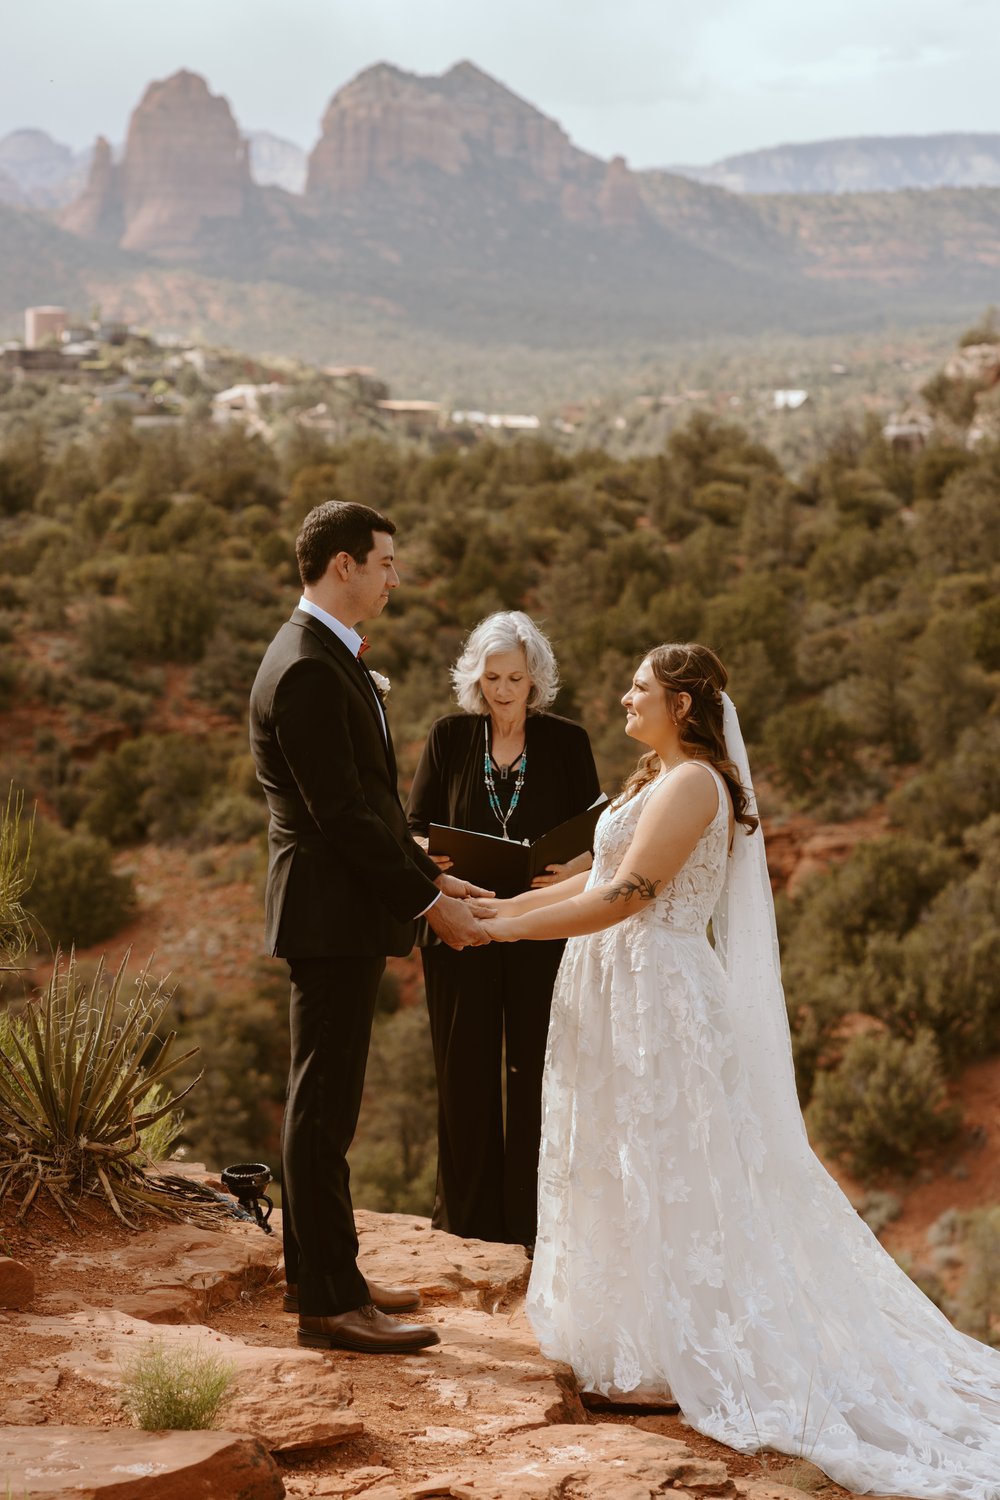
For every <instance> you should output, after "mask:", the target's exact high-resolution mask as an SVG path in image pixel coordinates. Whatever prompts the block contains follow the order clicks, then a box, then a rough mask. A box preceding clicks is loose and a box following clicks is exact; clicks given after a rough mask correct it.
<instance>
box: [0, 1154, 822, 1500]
mask: <svg viewBox="0 0 1000 1500" xmlns="http://www.w3.org/2000/svg"><path fill="white" fill-rule="evenodd" d="M191 1175H203V1174H199V1173H198V1171H197V1169H192V1171H191ZM278 1217H279V1215H278V1213H277V1212H276V1213H275V1219H277V1218H278ZM357 1227H358V1234H359V1240H360V1245H361V1255H360V1263H361V1266H362V1269H363V1270H364V1271H365V1272H366V1273H367V1274H368V1275H370V1276H372V1277H374V1278H375V1279H378V1280H385V1281H393V1282H405V1283H406V1284H407V1285H410V1286H413V1287H415V1288H419V1289H420V1290H421V1292H422V1294H423V1299H424V1306H423V1308H422V1309H421V1312H420V1317H421V1319H422V1320H425V1321H427V1322H429V1323H432V1324H434V1325H435V1326H436V1327H437V1328H438V1330H439V1332H440V1334H441V1343H440V1345H439V1346H437V1347H435V1348H433V1349H428V1350H425V1351H422V1352H421V1353H420V1354H419V1355H413V1356H408V1357H406V1358H405V1359H404V1358H399V1359H392V1360H389V1361H387V1360H382V1359H372V1358H371V1357H370V1356H366V1355H359V1354H353V1353H350V1352H347V1351H343V1350H333V1351H330V1352H329V1353H318V1352H314V1351H312V1350H304V1349H299V1348H297V1347H296V1344H295V1332H294V1330H295V1322H294V1319H293V1318H290V1317H289V1316H288V1315H286V1314H284V1313H283V1312H282V1309H281V1283H280V1280H279V1279H278V1278H277V1277H275V1278H273V1279H272V1280H270V1281H267V1280H262V1279H261V1276H262V1273H263V1272H264V1271H265V1269H266V1268H267V1267H270V1268H271V1269H272V1270H273V1269H274V1262H275V1256H276V1250H277V1246H276V1245H275V1243H274V1242H273V1241H270V1240H265V1238H264V1236H262V1235H260V1234H259V1231H257V1230H256V1229H255V1228H253V1227H252V1226H249V1225H246V1224H235V1223H230V1224H228V1225H226V1226H224V1227H222V1228H221V1229H220V1230H219V1231H218V1232H215V1231H204V1230H193V1229H190V1228H186V1227H184V1226H176V1225H175V1226H165V1227H164V1228H162V1229H160V1230H153V1231H149V1232H147V1233H144V1234H141V1235H139V1236H136V1237H135V1238H129V1239H127V1240H123V1239H122V1238H121V1236H116V1237H115V1239H114V1240H113V1241H112V1242H111V1243H109V1242H108V1241H107V1239H103V1240H102V1239H100V1238H98V1239H96V1240H94V1241H91V1242H89V1243H87V1242H85V1243H84V1244H83V1245H79V1244H78V1243H75V1242H70V1243H67V1244H64V1245H63V1246H62V1247H60V1248H59V1249H58V1250H57V1252H56V1255H52V1254H46V1255H45V1256H44V1257H42V1256H41V1255H40V1256H39V1259H38V1263H37V1271H38V1280H39V1291H38V1294H37V1296H36V1298H35V1301H34V1302H33V1308H34V1309H41V1311H32V1312H31V1313H8V1314H2V1313H0V1403H3V1411H2V1417H3V1420H4V1421H5V1422H6V1423H7V1424H8V1425H7V1426H6V1428H5V1430H4V1432H3V1433H2V1434H0V1474H2V1475H3V1476H4V1479H5V1480H6V1481H7V1483H8V1485H9V1488H10V1491H11V1493H12V1494H14V1495H18V1496H20V1495H21V1494H22V1493H25V1494H30V1495H31V1496H32V1500H36V1497H37V1500H61V1497H62V1496H64V1495H65V1496H67V1497H68V1496H69V1495H70V1494H72V1495H74V1496H76V1497H77V1500H79V1497H80V1496H83V1497H85V1500H98V1497H103V1496H105V1495H107V1496H108V1500H111V1496H115V1497H121V1500H188V1497H189V1496H195V1495H203V1496H206V1497H208V1496H216V1495H218V1496H223V1495H225V1496H230V1495H232V1496H237V1495H238V1496H240V1497H242V1500H272V1497H273V1500H277V1497H278V1496H280V1495H288V1496H290V1497H295V1500H313V1497H315V1500H322V1497H329V1500H334V1497H336V1500H354V1497H357V1496H364V1497H366V1500H431V1497H442V1500H444V1497H451V1500H559V1497H563V1496H567V1495H570V1494H572V1495H573V1496H576V1497H578V1500H655V1497H657V1496H662V1495H665V1494H670V1495H677V1496H678V1497H686V1500H794V1493H796V1492H792V1491H790V1490H786V1489H784V1488H783V1487H782V1485H781V1484H780V1482H774V1481H778V1480H780V1478H781V1473H780V1471H779V1472H777V1473H775V1472H774V1470H773V1469H772V1468H771V1467H770V1464H771V1460H769V1459H766V1460H764V1461H763V1462H762V1465H761V1469H762V1472H761V1473H759V1474H758V1475H756V1476H754V1475H747V1477H746V1478H743V1477H740V1478H736V1477H733V1476H732V1475H731V1474H730V1472H729V1468H728V1466H727V1462H726V1459H727V1455H728V1450H726V1449H723V1448H721V1447H719V1446H718V1445H716V1444H711V1443H709V1442H708V1441H707V1440H706V1439H704V1438H700V1437H699V1436H698V1434H696V1433H693V1432H692V1431H691V1429H690V1428H687V1427H685V1425H684V1423H683V1420H682V1418H681V1417H680V1416H679V1415H676V1414H675V1413H676V1408H672V1407H671V1406H670V1405H669V1403H663V1402H661V1403H660V1404H659V1407H658V1408H657V1409H656V1411H657V1414H655V1415H653V1414H642V1412H641V1411H639V1410H638V1409H637V1408H636V1406H634V1405H630V1406H626V1407H624V1408H623V1409H621V1410H614V1411H613V1412H612V1413H611V1416H612V1419H611V1420H607V1419H606V1418H607V1414H608V1409H609V1404H611V1405H613V1403H609V1402H608V1401H607V1400H606V1399H603V1400H601V1401H600V1402H598V1401H597V1400H596V1398H593V1399H592V1398H588V1400H587V1402H586V1404H585V1403H584V1401H583V1400H582V1399H581V1393H580V1391H579V1390H578V1388H577V1385H576V1382H575V1380H574V1378H573V1374H572V1372H571V1371H570V1369H569V1368H568V1367H567V1366H565V1365H561V1364H559V1363H557V1362H554V1361H552V1360H548V1359H546V1358H544V1356H543V1355H542V1354H541V1353H540V1352H539V1349H538V1345H537V1342H536V1340H535V1337H534V1334H533V1332H532V1329H531V1326H530V1324H529V1323H528V1320H527V1318H526V1316H525V1312H524V1304H523V1293H524V1288H525V1285H526V1282H527V1274H528V1262H527V1259H526V1257H525V1254H524V1252H523V1250H522V1249H521V1247H520V1246H517V1245H490V1244H485V1243H483V1242H481V1241H477V1240H462V1239H458V1238H457V1237H455V1236H453V1235H449V1234H444V1233H442V1232H440V1231H437V1230H433V1229H432V1228H431V1226H430V1224H429V1222H428V1220H426V1219H423V1218H418V1217H415V1216H413V1215H409V1214H391V1215H381V1214H373V1213H365V1212H359V1213H358V1215H357ZM275 1239H277V1236H275ZM157 1243H159V1244H160V1246H161V1252H160V1255H159V1262H160V1263H159V1265H158V1266H157V1265H156V1259H157V1255H156V1246H157ZM261 1247H263V1248H261ZM27 1259H30V1257H27ZM248 1267H249V1268H251V1270H248ZM252 1268H256V1269H255V1270H254V1269H252ZM241 1285H242V1287H243V1291H242V1292H241V1293H240V1294H239V1295H235V1289H236V1288H237V1287H240V1286H241ZM202 1286H203V1287H204V1289H205V1293H206V1299H205V1300H204V1301H203V1303H202V1312H201V1316H200V1318H199V1319H198V1320H196V1321H192V1322H191V1323H185V1324H175V1325H163V1324H160V1323H152V1322H151V1321H150V1320H149V1315H150V1314H151V1315H152V1316H153V1317H156V1316H157V1315H158V1314H157V1308H156V1307H154V1306H152V1305H150V1306H149V1307H148V1308H147V1316H146V1317H145V1318H142V1319H140V1318H137V1317H135V1316H134V1315H128V1314H127V1313H126V1312H124V1311H123V1310H122V1307H123V1303H124V1302H126V1301H128V1299H130V1298H131V1299H137V1298H142V1297H146V1298H148V1297H150V1296H151V1295H152V1293H153V1292H154V1291H155V1292H158V1293H160V1294H162V1295H163V1296H165V1297H166V1296H169V1294H171V1293H172V1294H173V1296H174V1298H175V1300H176V1301H177V1303H178V1305H180V1304H182V1303H183V1299H184V1298H187V1297H189V1296H191V1295H193V1294H196V1293H197V1292H198V1289H199V1287H202ZM97 1298H99V1299H100V1301H101V1302H102V1303H103V1304H104V1305H102V1306H100V1307H96V1306H95V1305H94V1301H95V1299H97ZM57 1309H58V1310H57ZM154 1342H155V1343H156V1344H158V1345H160V1346H161V1347H162V1348H163V1349H164V1350H165V1352H166V1355H167V1356H168V1357H169V1353H170V1351H171V1349H173V1348H175V1347H180V1348H186V1349H190V1348H191V1347H192V1346H196V1347H198V1348H200V1349H203V1350H205V1351H206V1352H210V1353H212V1354H213V1355H218V1356H220V1357H221V1358H222V1359H223V1360H224V1361H226V1362H228V1363H231V1364H232V1366H233V1367H234V1372H235V1374H234V1394H233V1395H232V1396H231V1398H230V1400H229V1401H228V1403H227V1404H226V1405H225V1406H224V1408H223V1410H222V1412H221V1414H220V1422H221V1423H222V1425H223V1426H224V1428H225V1429H226V1430H225V1431H222V1432H208V1433H206V1432H176V1433H169V1434H152V1433H137V1432H135V1431H134V1430H132V1429H131V1428H129V1427H128V1426H127V1425H126V1419H125V1415H124V1413H123V1411H122V1409H121V1405H120V1398H121V1371H122V1369H123V1367H125V1366H127V1364H128V1363H129V1361H130V1359H131V1358H134V1356H135V1354H136V1353H137V1352H138V1351H139V1350H140V1349H141V1348H142V1347H143V1345H144V1344H147V1343H154ZM29 1361H30V1362H29ZM649 1406H650V1411H651V1410H652V1403H649ZM69 1413H71V1414H72V1416H70V1415H68V1414H69ZM602 1413H603V1414H604V1417H605V1419H604V1420H602ZM73 1418H75V1420H76V1422H77V1423H78V1424H80V1425H77V1426H75V1427H71V1426H69V1425H68V1422H69V1421H70V1420H72V1419H73ZM64 1424H65V1425H64ZM102 1429H103V1430H102ZM271 1455H277V1456H278V1457H279V1459H280V1460H281V1463H282V1467H281V1470H280V1471H279V1470H278V1469H277V1468H276V1467H275V1464H274V1461H273V1459H272V1457H271ZM739 1468H740V1474H741V1475H742V1474H744V1473H746V1468H747V1460H746V1459H745V1458H744V1459H741V1461H740V1465H739ZM817 1473H818V1471H817ZM819 1477H820V1479H822V1476H819ZM797 1493H801V1492H797ZM823 1493H824V1494H825V1495H828V1496H830V1497H832V1496H833V1495H834V1494H838V1495H840V1494H843V1492H842V1491H839V1490H837V1489H836V1487H835V1486H829V1487H825V1488H824V1490H823Z"/></svg>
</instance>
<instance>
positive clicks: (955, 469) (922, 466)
mask: <svg viewBox="0 0 1000 1500" xmlns="http://www.w3.org/2000/svg"><path fill="white" fill-rule="evenodd" d="M974 463H975V458H974V456H973V455H972V454H971V453H970V452H969V451H968V449H966V448H959V447H957V446H956V445H955V444H953V443H932V444H931V445H930V446H929V447H928V448H925V449H924V451H923V453H921V455H920V457H919V458H918V459H917V462H916V468H915V471H914V488H915V490H916V495H917V498H918V499H920V500H926V499H932V500H933V499H936V498H937V496H938V495H940V493H941V491H942V490H943V489H944V487H945V485H946V484H947V483H948V480H949V479H950V478H951V476H952V475H953V474H958V473H960V472H961V470H962V469H967V468H968V467H969V466H970V465H971V464H974Z"/></svg>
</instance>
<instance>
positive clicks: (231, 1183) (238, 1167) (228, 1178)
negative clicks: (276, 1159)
mask: <svg viewBox="0 0 1000 1500" xmlns="http://www.w3.org/2000/svg"><path fill="white" fill-rule="evenodd" d="M270 1181H271V1168H270V1167H268V1166H266V1165H265V1164H264V1162H262V1161H240V1162H237V1163H236V1164H235V1166H232V1167H226V1168H225V1170H224V1171H223V1173H222V1184H223V1187H226V1188H228V1189H229V1191H230V1192H231V1193H232V1195H233V1197H234V1198H235V1199H236V1200H237V1202H238V1203H239V1205H240V1208H242V1209H243V1211H244V1213H246V1214H252V1215H253V1217H254V1218H255V1219H256V1221H257V1223H258V1224H259V1225H260V1227H261V1229H263V1231H264V1233H265V1234H273V1233H274V1231H273V1229H272V1228H271V1226H270V1224H269V1223H268V1222H267V1221H268V1219H269V1218H270V1217H271V1212H272V1210H273V1208H274V1204H273V1203H272V1202H271V1200H270V1198H269V1197H268V1196H267V1194H266V1193H265V1192H264V1189H265V1188H266V1187H267V1185H268V1183H269V1182H270ZM262 1203H266V1204H267V1212H266V1213H265V1212H264V1210H263V1209H262V1208H261V1204H262Z"/></svg>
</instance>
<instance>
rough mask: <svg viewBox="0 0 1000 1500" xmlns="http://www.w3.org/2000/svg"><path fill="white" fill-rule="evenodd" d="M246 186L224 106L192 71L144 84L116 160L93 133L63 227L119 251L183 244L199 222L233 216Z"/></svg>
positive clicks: (244, 164) (243, 155)
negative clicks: (86, 168) (80, 186)
mask: <svg viewBox="0 0 1000 1500" xmlns="http://www.w3.org/2000/svg"><path fill="white" fill-rule="evenodd" d="M253 191H254V188H253V184H252V182H251V178H250V168H249V162H248V152H247V145H246V142H245V141H244V140H243V139H242V137H241V136H240V133H239V131H238V129H237V127H236V121H235V120H234V119H233V116H232V113H231V111H230V108H229V105H228V104H227V102H226V100H225V99H223V98H222V97H221V96H219V95H215V94H211V93H209V90H208V85H207V84H206V83H205V80H204V79H203V78H199V77H198V75H197V74H196V73H187V72H180V73H175V74H174V75H173V77H172V78H168V79H166V81H165V82H163V83H152V84H150V86H149V88H148V89H147V90H146V93H145V95H144V96H143V99H142V102H141V103H140V104H139V106H138V108H137V109H136V110H135V112H134V114H133V115H132V119H131V121H130V123H129V128H128V139H127V141H126V144H125V155H124V158H123V160H122V162H121V165H120V166H117V167H116V166H115V165H114V163H113V162H112V160H111V148H110V146H109V145H108V143H107V141H106V140H105V139H104V137H103V136H100V137H99V138H98V141H97V145H96V146H95V148H94V159H93V162H92V164H91V168H90V177H89V179H88V182H87V186H86V187H85V188H84V190H83V192H82V193H81V195H80V197H79V198H77V199H76V200H75V201H74V202H73V203H71V204H70V205H69V206H68V207H67V208H66V209H64V210H63V213H62V216H61V222H62V225H63V228H64V229H69V230H70V231H71V232H72V233H73V234H79V235H82V236H83V237H84V238H86V239H98V240H109V241H112V242H114V243H118V244H120V245H122V247H123V248H124V249H127V250H154V251H163V250H166V251H168V252H169V251H175V252H176V251H177V250H178V249H183V248H185V247H188V246H191V245H192V244H193V243H194V242H195V241H196V240H197V239H198V236H199V233H200V231H201V230H202V228H203V226H204V225H205V223H206V222H207V221H211V220H218V219H239V218H241V217H242V215H243V214H244V213H245V211H246V208H247V205H248V202H249V199H250V197H251V195H252V193H253Z"/></svg>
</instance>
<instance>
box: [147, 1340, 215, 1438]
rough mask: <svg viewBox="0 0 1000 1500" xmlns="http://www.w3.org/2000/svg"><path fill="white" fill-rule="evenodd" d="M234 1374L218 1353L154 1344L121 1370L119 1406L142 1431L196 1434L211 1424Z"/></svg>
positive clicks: (155, 1342)
mask: <svg viewBox="0 0 1000 1500" xmlns="http://www.w3.org/2000/svg"><path fill="white" fill-rule="evenodd" d="M235 1376H236V1366H235V1365H234V1364H233V1363H232V1362H231V1361H229V1360H225V1359H223V1358H222V1357H221V1355H218V1354H209V1353H206V1352H205V1351H203V1350H202V1349H201V1348H200V1347H199V1346H195V1347H194V1348H185V1347H183V1346H182V1345H181V1346H174V1347H173V1348H169V1347H168V1346H167V1345H166V1344H165V1343H164V1342H163V1340H162V1339H158V1340H154V1341H153V1342H151V1343H149V1344H147V1345H146V1347H145V1348H144V1349H140V1350H139V1352H138V1353H137V1354H136V1355H135V1356H134V1357H133V1358H132V1359H130V1360H129V1361H128V1362H127V1363H126V1364H124V1365H123V1366H122V1406H123V1407H124V1408H125V1411H126V1412H127V1413H128V1416H129V1418H130V1420H131V1422H132V1424H133V1426H135V1427H141V1428H142V1429H143V1430H144V1431H145V1432H163V1431H165V1430H167V1429H171V1430H174V1431H181V1432H196V1431H201V1430H203V1429H204V1428H208V1427H213V1426H214V1425H215V1419H216V1417H217V1416H218V1414H219V1412H220V1411H221V1410H222V1407H223V1406H224V1405H225V1403H226V1402H227V1401H228V1400H229V1399H230V1397H231V1395H232V1386H233V1381H234V1379H235Z"/></svg>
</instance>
